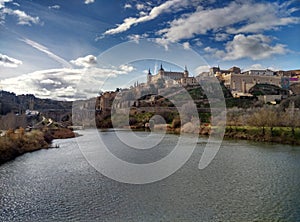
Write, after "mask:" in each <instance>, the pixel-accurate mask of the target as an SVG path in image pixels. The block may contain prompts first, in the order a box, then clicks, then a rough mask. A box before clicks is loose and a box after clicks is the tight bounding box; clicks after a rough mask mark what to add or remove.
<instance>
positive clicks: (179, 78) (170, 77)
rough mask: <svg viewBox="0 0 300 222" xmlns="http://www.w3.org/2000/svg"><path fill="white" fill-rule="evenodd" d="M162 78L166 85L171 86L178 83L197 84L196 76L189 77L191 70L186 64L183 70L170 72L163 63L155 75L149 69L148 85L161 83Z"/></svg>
mask: <svg viewBox="0 0 300 222" xmlns="http://www.w3.org/2000/svg"><path fill="white" fill-rule="evenodd" d="M161 79H163V80H164V81H165V83H166V86H171V85H176V84H180V85H183V86H186V85H195V84H196V83H197V80H196V79H195V77H189V71H188V70H187V67H186V66H185V69H184V71H183V72H171V71H169V72H168V71H165V70H164V68H163V66H162V65H161V66H160V69H159V70H158V73H157V74H155V75H152V74H151V71H150V69H149V72H148V74H147V85H150V84H154V85H156V84H158V83H159V81H160V80H161Z"/></svg>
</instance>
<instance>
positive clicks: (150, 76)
mask: <svg viewBox="0 0 300 222" xmlns="http://www.w3.org/2000/svg"><path fill="white" fill-rule="evenodd" d="M151 81H152V74H151V71H150V69H149V70H148V75H147V83H148V84H150V83H151Z"/></svg>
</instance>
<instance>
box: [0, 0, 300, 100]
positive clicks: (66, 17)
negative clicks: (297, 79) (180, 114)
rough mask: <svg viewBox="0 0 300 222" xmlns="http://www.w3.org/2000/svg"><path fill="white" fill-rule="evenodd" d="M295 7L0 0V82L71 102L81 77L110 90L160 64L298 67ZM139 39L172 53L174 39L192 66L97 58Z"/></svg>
mask: <svg viewBox="0 0 300 222" xmlns="http://www.w3.org/2000/svg"><path fill="white" fill-rule="evenodd" d="M299 9H300V2H299V1H298V0H290V1H289V0H288V1H285V0H278V1H262V0H250V1H246V0H235V1H221V0H208V1H204V0H158V1H152V0H148V1H139V0H126V1H101V0H64V1H61V0H49V1H39V0H24V1H20V0H19V1H18V0H0V40H1V41H0V74H1V76H0V81H1V83H0V84H1V87H2V88H3V89H4V90H8V91H13V92H16V93H17V94H18V93H32V94H35V95H36V96H38V97H42V98H54V99H74V95H75V94H76V92H77V86H78V82H79V81H80V79H84V81H85V83H86V84H88V83H89V82H90V83H93V84H95V81H99V85H101V84H102V85H101V87H99V90H102V89H111V90H114V89H115V88H116V87H120V85H122V84H125V85H126V83H130V82H132V80H134V79H141V80H143V79H145V70H148V68H151V70H152V71H153V72H154V70H155V67H157V66H158V65H160V63H161V62H163V64H165V65H164V67H165V68H166V69H172V70H173V69H177V70H179V71H180V69H182V68H183V67H184V65H188V68H190V69H191V74H192V75H197V74H199V73H195V70H198V71H200V70H201V71H205V70H207V69H208V68H209V67H210V66H218V65H219V66H220V67H221V68H223V69H227V68H230V67H232V66H238V67H240V68H241V69H250V68H255V69H264V68H270V69H273V70H279V69H281V70H290V69H299V68H300V64H299V61H300V40H299V36H300V11H299ZM143 39H148V40H149V41H153V43H155V44H158V45H159V46H160V47H161V48H160V49H159V50H166V51H168V50H169V51H171V52H172V44H174V43H179V44H181V45H182V50H183V51H184V50H186V51H190V50H192V51H194V52H196V53H198V54H199V56H200V57H201V58H202V60H201V61H199V64H198V66H199V67H198V69H196V67H194V64H195V62H194V63H193V64H189V63H190V61H189V60H190V58H187V57H184V56H183V55H184V54H185V53H184V52H183V51H180V53H178V55H177V57H178V58H180V56H181V57H182V58H181V60H182V63H181V64H171V62H170V61H168V60H167V58H166V59H165V61H161V60H160V59H159V58H151V59H150V60H149V59H148V60H144V61H132V62H130V63H127V64H118V65H117V66H116V65H114V64H108V63H107V62H106V64H105V66H104V65H103V64H101V63H102V61H99V58H101V55H102V54H103V53H105V52H106V51H107V50H111V48H112V47H115V46H118V45H119V44H121V43H124V42H127V41H133V42H134V43H135V44H141V41H142V40H143ZM141 48H142V49H143V50H147V48H143V47H141ZM149 50H150V47H149ZM177 52H178V51H177ZM128 53H130V51H128V50H127V51H120V53H119V54H117V55H116V57H118V56H119V57H122V56H127V55H128ZM144 53H145V52H144ZM174 53H175V52H174ZM99 56H100V57H99ZM116 57H115V59H116V60H118V58H116ZM107 61H109V60H107ZM107 77H109V78H110V79H111V80H110V81H107V82H105V81H106V79H107ZM100 88H101V89H100ZM97 90H98V89H94V88H93V89H90V91H89V92H88V91H86V93H87V95H88V96H92V95H93V94H95V93H96V91H97ZM82 93H84V92H82ZM82 96H83V97H84V95H82Z"/></svg>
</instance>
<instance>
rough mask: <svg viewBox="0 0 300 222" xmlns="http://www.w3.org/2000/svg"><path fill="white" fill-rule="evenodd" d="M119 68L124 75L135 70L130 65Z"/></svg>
mask: <svg viewBox="0 0 300 222" xmlns="http://www.w3.org/2000/svg"><path fill="white" fill-rule="evenodd" d="M119 68H120V70H121V71H123V72H124V73H126V74H127V73H130V72H132V71H133V70H135V68H134V67H133V66H131V65H121V66H120V67H119Z"/></svg>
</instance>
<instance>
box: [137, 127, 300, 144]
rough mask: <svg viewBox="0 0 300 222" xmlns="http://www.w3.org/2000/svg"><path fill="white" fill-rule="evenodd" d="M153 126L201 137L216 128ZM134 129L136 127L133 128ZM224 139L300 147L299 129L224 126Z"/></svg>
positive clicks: (171, 131) (170, 131)
mask: <svg viewBox="0 0 300 222" xmlns="http://www.w3.org/2000/svg"><path fill="white" fill-rule="evenodd" d="M158 126H159V127H157V126H154V129H156V130H166V131H167V132H169V133H175V134H180V133H181V132H184V133H198V132H199V135H201V136H209V135H210V134H211V133H212V132H213V131H214V130H217V128H214V127H213V128H212V127H211V126H210V124H201V126H200V128H199V130H197V129H196V128H194V127H192V124H189V123H188V124H185V125H184V126H183V127H176V128H174V127H172V125H169V124H164V125H163V126H161V125H158ZM135 129H136V127H135ZM224 138H226V139H236V140H249V141H255V142H269V143H279V144H290V145H300V128H294V129H293V128H291V127H272V128H271V127H253V126H226V128H225V134H224Z"/></svg>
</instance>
